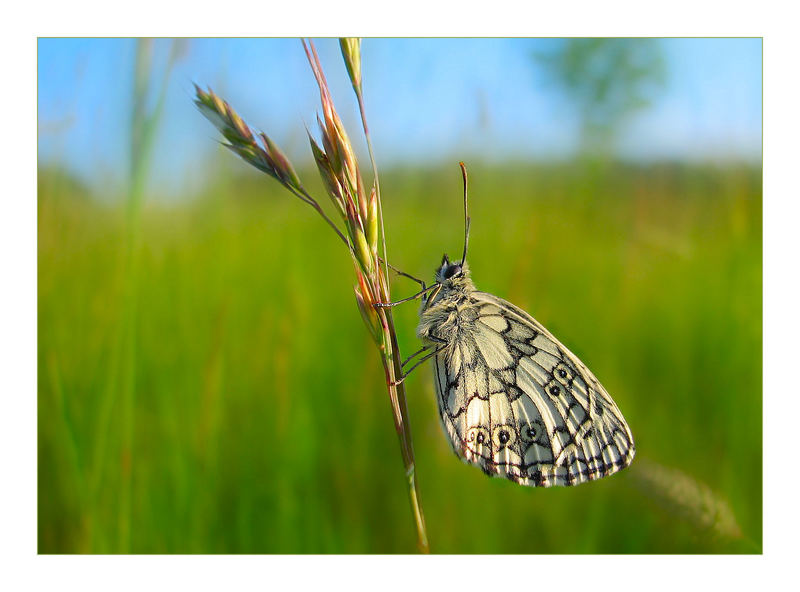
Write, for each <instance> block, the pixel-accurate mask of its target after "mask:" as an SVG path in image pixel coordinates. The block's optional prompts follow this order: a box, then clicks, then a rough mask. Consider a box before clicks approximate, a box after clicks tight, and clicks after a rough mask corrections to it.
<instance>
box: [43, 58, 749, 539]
mask: <svg viewBox="0 0 800 592" xmlns="http://www.w3.org/2000/svg"><path fill="white" fill-rule="evenodd" d="M137 47H138V48H139V49H146V47H144V48H143V46H142V45H141V44H140V45H138V46H137ZM174 48H175V46H173V49H174ZM179 53H180V52H178V51H176V52H173V53H170V56H171V57H170V58H169V59H170V60H172V59H173V57H175V59H177V57H176V56H178V54H179ZM137 56H139V57H137V61H136V69H135V75H134V79H135V80H136V81H137V82H136V84H135V85H134V94H135V96H134V102H133V106H132V109H131V111H132V113H133V116H132V118H131V122H130V126H131V128H130V131H131V136H130V139H129V140H130V142H131V145H132V151H131V159H130V160H131V162H130V171H129V177H130V178H129V181H128V184H127V186H126V187H124V188H121V189H120V188H117V187H116V186H115V185H113V184H105V185H104V184H103V183H86V182H85V180H83V179H81V178H80V177H79V176H77V175H75V174H74V173H73V172H71V171H70V170H69V169H68V168H66V167H65V166H62V165H61V163H59V161H58V159H56V160H55V161H54V160H52V159H51V160H49V161H47V162H44V161H40V166H39V178H38V190H39V193H38V294H39V301H38V446H39V450H38V491H39V496H38V541H39V552H40V553H126V552H133V553H397V552H414V551H415V550H416V545H415V532H414V526H413V521H412V518H411V511H410V508H409V504H408V498H407V493H406V488H405V477H404V475H403V470H402V463H401V460H400V454H399V445H398V441H397V436H396V434H395V432H394V430H393V427H392V421H391V413H390V410H389V401H388V398H387V395H386V390H385V387H384V385H383V374H382V371H381V368H380V365H379V361H378V358H377V356H375V354H374V352H373V350H372V345H371V343H370V340H369V337H368V335H367V334H366V331H365V330H364V327H363V324H362V322H361V319H360V317H359V314H358V312H357V309H356V306H355V303H354V301H353V296H352V291H351V283H352V269H351V263H350V262H349V260H348V257H347V256H346V255H345V253H344V252H343V251H342V250H341V248H340V245H339V244H338V243H337V239H336V238H335V237H334V236H333V234H332V233H331V232H329V231H328V230H327V229H326V227H325V226H324V224H323V223H322V222H321V220H320V219H319V218H317V217H316V216H314V215H311V211H310V209H308V208H307V207H306V206H303V205H302V204H300V203H299V202H298V201H297V200H296V199H294V198H293V197H291V196H290V195H288V194H287V193H286V192H285V191H283V190H282V189H281V188H280V187H279V186H278V185H277V183H274V182H273V181H272V180H271V179H268V178H266V177H264V176H257V175H256V174H255V173H251V172H250V171H248V170H246V166H245V165H244V164H242V163H240V162H236V161H235V160H234V157H233V156H232V155H230V154H229V153H227V152H219V153H218V154H215V155H214V157H213V158H214V164H210V163H209V166H208V167H207V172H208V173H209V174H208V176H207V178H206V180H205V181H204V183H203V184H201V187H202V188H201V189H200V190H198V191H196V192H195V194H194V195H193V196H192V198H191V199H188V198H187V199H180V200H174V199H164V198H163V196H161V195H158V194H157V193H156V192H155V191H154V190H153V189H150V188H149V187H151V185H148V184H147V183H145V182H144V181H145V180H146V178H147V176H148V156H150V155H149V152H150V151H151V149H152V146H153V142H154V141H155V140H154V138H155V137H156V134H155V133H154V131H155V129H156V128H157V127H158V117H159V105H161V104H162V99H156V100H153V97H163V96H164V94H163V92H164V88H165V87H164V86H161V87H159V84H158V76H155V75H154V76H152V77H150V78H155V79H156V81H155V82H153V81H152V80H150V81H149V82H148V79H149V78H148V73H149V72H150V69H149V67H148V65H147V63H146V62H147V56H146V52H141V53H140V54H137ZM169 63H170V64H171V63H172V62H171V61H170V62H169ZM612 65H614V68H613V69H614V70H615V71H617V70H618V69H619V68H618V63H616V62H612ZM309 76H310V75H309ZM168 77H169V67H167V70H166V74H164V76H163V81H162V84H164V85H165V84H166V80H167V79H168ZM578 79H579V80H583V78H582V77H578ZM366 84H367V86H368V85H369V81H366ZM581 92H583V90H582V91H581ZM633 94H636V93H633ZM584 95H585V93H584ZM148 97H150V98H149V99H148ZM287 100H288V99H287ZM593 100H594V99H592V100H590V101H589V102H588V103H585V104H593V103H592V101H593ZM584 102H585V101H584ZM186 108H187V109H191V108H192V107H191V101H190V99H189V97H187V98H186ZM585 109H588V111H591V109H589V108H588V107H585ZM601 112H602V110H601ZM604 112H605V113H608V111H607V110H606V111H604ZM603 117H606V116H603ZM603 117H600V119H603ZM614 117H616V118H618V117H617V115H615V116H614ZM197 125H198V126H203V125H207V124H206V122H204V121H203V120H202V118H201V117H200V116H199V115H198V117H197ZM596 125H597V122H596V121H593V122H592V126H593V127H590V126H587V127H586V128H585V129H584V130H583V133H584V136H586V138H585V140H586V141H589V140H591V142H590V143H593V144H594V145H595V147H596V148H597V147H599V146H601V145H602V142H603V141H605V140H606V139H607V135H608V130H607V129H605V130H600V132H602V133H598V130H597V129H596ZM615 125H616V124H615ZM145 132H146V133H145ZM354 132H355V130H351V133H354ZM209 136H211V133H209ZM209 142H211V139H209ZM598 154H602V150H600V149H599V148H598V150H597V151H595V152H591V153H588V152H587V153H585V154H578V155H576V156H575V157H574V158H571V159H562V160H559V161H557V162H556V161H553V162H550V163H545V162H533V161H531V160H529V159H523V158H520V159H518V160H513V159H512V160H510V161H509V162H508V164H504V165H499V164H489V163H487V162H483V161H480V160H477V161H475V162H473V161H471V160H470V159H467V165H468V167H469V171H470V196H471V201H470V209H471V214H472V218H473V223H472V233H471V241H470V255H469V259H470V264H471V267H472V270H473V276H474V279H475V283H476V284H477V286H478V288H479V289H482V290H485V291H489V292H492V293H494V294H497V295H498V296H501V297H504V298H507V299H508V300H510V301H512V302H514V303H515V304H517V305H519V306H521V307H522V308H524V309H525V310H527V311H529V312H530V313H531V314H533V315H534V316H535V317H536V318H537V319H538V320H539V321H541V322H542V323H543V324H545V326H547V327H548V328H549V329H550V330H551V331H553V332H554V333H555V335H557V336H558V337H559V338H560V339H561V340H562V341H563V342H564V343H565V344H566V345H567V346H568V347H569V348H570V349H572V350H573V351H574V352H575V353H576V354H578V355H579V356H580V357H581V358H582V359H583V360H584V361H585V362H586V363H587V365H589V366H590V367H591V368H592V370H593V371H594V372H595V374H596V375H597V376H598V377H599V379H600V380H601V381H602V382H603V384H604V385H605V386H606V388H607V389H608V391H609V392H610V393H611V394H612V396H613V397H614V399H615V400H616V401H617V403H618V405H619V406H620V408H621V410H622V412H623V414H624V415H625V417H626V419H627V420H628V422H629V424H630V426H631V429H632V431H633V434H634V437H635V440H636V447H637V457H636V459H635V460H634V463H633V465H632V466H631V467H630V468H629V469H626V470H625V471H623V472H622V473H620V474H618V475H615V476H613V477H610V478H608V479H603V480H600V481H598V482H593V483H590V484H586V485H582V486H580V487H577V488H554V489H531V488H523V487H520V486H517V485H515V484H512V483H509V482H505V481H501V480H491V479H488V478H486V477H485V476H484V475H483V474H481V473H480V472H479V471H477V470H475V469H473V468H471V467H468V466H466V465H464V464H462V463H460V462H459V461H458V460H457V459H456V457H455V456H454V455H453V454H452V452H451V451H450V449H449V446H448V444H447V442H446V439H445V437H444V435H443V434H442V433H441V428H440V426H439V422H438V418H437V410H436V403H435V400H434V393H433V381H432V379H431V369H430V368H429V367H427V366H425V367H422V368H420V369H419V370H417V371H416V372H415V373H414V374H413V375H412V376H411V377H410V378H409V379H408V394H409V407H410V412H411V419H412V426H411V427H412V431H413V435H414V444H415V452H416V457H417V475H418V479H419V483H420V491H421V501H422V504H423V509H424V511H425V516H426V520H427V524H428V534H429V536H430V540H431V547H432V550H433V552H437V553H721V552H725V553H731V552H733V553H753V552H761V546H762V518H761V516H762V479H761V476H762V427H761V426H762V390H761V378H762V365H761V363H762V333H761V324H762V312H761V311H762V300H761V294H762V275H761V272H762V267H761V261H762V258H761V257H762V230H761V229H762V225H761V215H762V194H761V168H760V165H756V164H743V163H736V162H733V161H728V162H726V163H717V164H709V163H708V162H705V163H703V162H699V163H698V162H695V163H693V164H692V163H689V162H679V161H666V160H655V161H651V162H641V163H639V164H630V163H627V164H626V163H625V162H623V161H621V160H618V159H614V158H608V157H599V156H598ZM457 160H458V158H454V159H453V161H452V163H449V164H447V165H430V166H424V165H415V166H410V165H409V166H405V167H404V166H400V165H397V164H395V165H394V166H386V167H385V168H384V169H383V170H382V173H381V174H382V183H381V184H382V192H383V200H384V216H385V221H386V227H387V235H388V246H389V255H390V259H391V261H392V263H394V264H395V265H397V266H399V267H400V268H402V269H404V270H405V271H408V272H409V273H412V274H414V275H417V276H420V277H423V278H424V279H426V280H430V279H431V278H432V275H433V269H434V268H435V266H436V265H437V263H438V262H439V261H440V258H441V255H442V253H443V252H445V251H446V252H448V253H450V254H451V255H454V254H456V253H458V252H460V249H461V245H462V239H463V226H462V224H463V222H462V218H461V209H460V208H461V206H460V203H461V201H460V200H461V184H460V176H459V172H458V167H457ZM103 174H105V173H103V172H102V171H101V172H98V175H97V176H98V178H100V177H102V175H103ZM301 177H302V178H303V180H304V182H306V183H307V184H308V185H309V187H310V188H311V189H312V193H315V194H316V195H320V194H321V190H320V186H319V184H318V183H316V178H317V175H316V172H315V171H314V170H305V171H302V170H301ZM415 287H416V285H415V284H413V283H411V282H410V281H408V280H405V279H403V278H399V279H397V280H396V281H395V282H394V288H393V291H394V294H395V297H401V296H405V295H409V294H411V293H412V292H413V291H414V289H415ZM416 308H417V307H416V305H415V304H408V305H406V306H402V307H398V308H397V309H396V320H397V328H398V333H399V339H400V345H401V348H402V350H403V351H404V352H406V353H407V354H408V353H411V352H412V351H414V350H416V349H417V347H418V345H417V341H416V338H415V334H414V330H415V326H416V318H417V317H416Z"/></svg>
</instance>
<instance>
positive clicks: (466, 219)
mask: <svg viewBox="0 0 800 592" xmlns="http://www.w3.org/2000/svg"><path fill="white" fill-rule="evenodd" d="M458 165H459V166H460V167H461V176H462V177H463V179H464V254H463V255H462V256H461V267H464V262H465V261H466V260H467V245H468V244H469V211H468V210H467V167H466V166H464V163H463V162H459V163H458Z"/></svg>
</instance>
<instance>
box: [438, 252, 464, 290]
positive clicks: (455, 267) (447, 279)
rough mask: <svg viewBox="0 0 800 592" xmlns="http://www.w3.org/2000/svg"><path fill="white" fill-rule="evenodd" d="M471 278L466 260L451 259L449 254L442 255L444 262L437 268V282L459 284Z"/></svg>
mask: <svg viewBox="0 0 800 592" xmlns="http://www.w3.org/2000/svg"><path fill="white" fill-rule="evenodd" d="M465 280H467V281H468V280H469V266H467V263H466V262H465V261H453V262H451V261H450V258H449V257H448V256H447V254H445V255H444V257H442V263H441V264H440V265H439V268H438V269H437V270H436V283H437V284H446V285H451V286H454V287H455V286H458V285H460V284H463V283H464V281H465Z"/></svg>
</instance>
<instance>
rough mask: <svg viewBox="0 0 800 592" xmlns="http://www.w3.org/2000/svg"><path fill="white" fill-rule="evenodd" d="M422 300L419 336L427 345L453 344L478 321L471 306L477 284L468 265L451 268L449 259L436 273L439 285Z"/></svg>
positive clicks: (456, 265)
mask: <svg viewBox="0 0 800 592" xmlns="http://www.w3.org/2000/svg"><path fill="white" fill-rule="evenodd" d="M435 286H436V287H435V288H433V290H431V293H430V294H429V295H427V296H426V297H424V298H423V299H422V306H421V307H420V311H419V317H420V320H419V326H418V327H417V335H418V336H419V338H420V339H421V340H422V341H424V342H425V343H437V344H441V343H442V342H447V343H453V342H454V341H455V337H456V334H457V333H458V331H469V329H470V326H471V324H472V323H474V322H475V319H476V318H477V310H476V307H475V305H474V303H472V302H471V298H470V296H471V294H472V293H473V292H475V284H473V283H472V279H471V278H470V273H469V266H468V265H467V264H466V263H463V264H460V263H454V264H451V263H450V262H449V260H447V256H445V257H444V259H443V260H442V265H441V267H440V268H439V269H438V270H437V272H436V284H435Z"/></svg>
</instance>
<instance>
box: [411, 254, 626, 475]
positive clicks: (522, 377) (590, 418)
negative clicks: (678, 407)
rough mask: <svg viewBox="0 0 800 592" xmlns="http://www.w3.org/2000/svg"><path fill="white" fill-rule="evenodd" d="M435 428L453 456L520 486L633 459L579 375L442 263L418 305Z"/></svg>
mask: <svg viewBox="0 0 800 592" xmlns="http://www.w3.org/2000/svg"><path fill="white" fill-rule="evenodd" d="M417 334H418V336H419V338H420V339H421V340H422V341H423V343H425V345H426V348H427V349H430V350H433V353H432V354H430V355H434V360H435V363H434V378H435V387H436V396H437V403H438V406H439V412H440V419H441V423H442V427H443V428H444V431H445V434H446V435H447V436H448V439H449V441H450V444H451V446H452V448H453V450H454V452H455V453H456V454H457V455H458V456H459V457H460V458H461V459H462V460H463V461H465V462H467V463H469V464H473V465H476V466H478V467H479V468H481V469H482V470H483V471H484V472H485V473H486V474H488V475H491V476H500V477H505V478H508V479H511V480H513V481H516V482H517V483H520V484H522V485H531V486H542V487H548V486H552V485H575V484H578V483H583V482H585V481H589V480H594V479H598V478H600V477H604V476H606V475H610V474H612V473H614V472H616V471H618V470H620V469H622V468H624V467H626V466H628V465H629V464H630V463H631V461H632V460H633V456H634V446H633V437H632V436H631V433H630V429H629V428H628V426H627V424H626V422H625V420H624V419H623V417H622V414H621V413H620V411H619V409H618V408H617V406H616V404H615V403H614V402H613V401H612V400H611V397H610V396H609V395H608V393H607V392H606V391H605V389H604V388H603V387H602V386H601V385H600V383H599V382H598V381H597V379H596V378H595V377H594V375H593V374H592V373H591V372H590V371H589V369H588V368H587V367H586V366H585V365H584V364H583V363H582V362H581V361H580V360H579V359H578V358H577V357H576V356H575V355H574V354H573V353H572V352H570V351H569V350H568V349H567V348H566V347H564V346H563V345H562V344H561V343H560V342H559V341H558V340H557V339H556V338H555V337H553V335H552V334H551V333H549V332H548V331H547V330H546V329H545V328H544V327H543V326H542V325H541V324H539V323H538V322H537V321H536V320H535V319H533V317H531V316H530V315H528V314H527V313H525V312H524V311H522V310H520V309H519V308H517V307H515V306H514V305H512V304H510V303H508V302H506V301H505V300H503V299H501V298H498V297H496V296H493V295H491V294H487V293H485V292H479V291H477V290H476V289H475V286H474V284H473V283H472V280H471V279H470V275H469V269H468V267H467V265H466V263H465V262H464V261H463V260H462V262H460V263H451V262H450V261H449V259H448V258H447V256H445V257H444V258H443V260H442V264H441V266H440V268H439V269H438V270H437V273H436V283H435V284H434V286H433V287H432V288H431V292H430V294H428V295H427V297H424V298H423V302H422V306H421V308H420V322H419V326H418V328H417Z"/></svg>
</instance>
